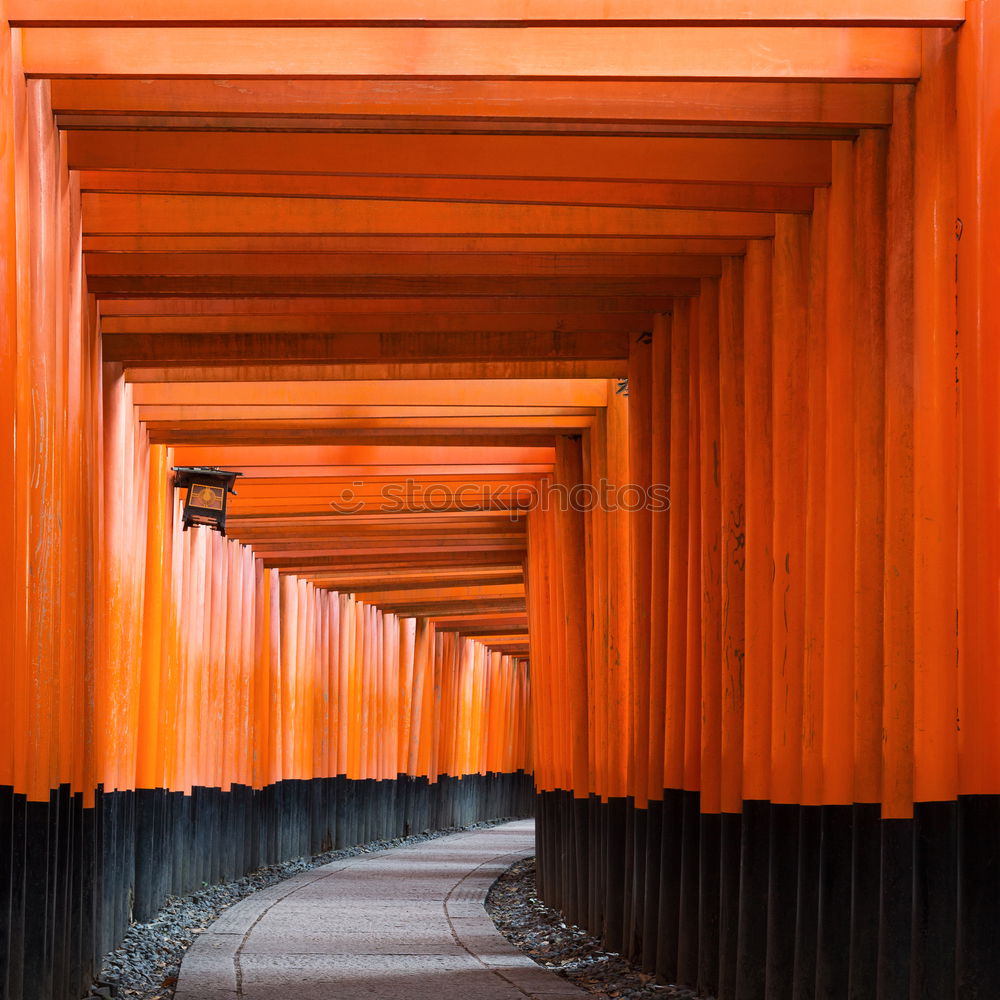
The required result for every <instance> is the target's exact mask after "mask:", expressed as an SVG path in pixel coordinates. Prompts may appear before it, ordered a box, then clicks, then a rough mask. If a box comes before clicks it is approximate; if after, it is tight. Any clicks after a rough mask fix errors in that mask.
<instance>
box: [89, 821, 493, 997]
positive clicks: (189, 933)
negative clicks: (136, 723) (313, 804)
mask: <svg viewBox="0 0 1000 1000" xmlns="http://www.w3.org/2000/svg"><path fill="white" fill-rule="evenodd" d="M509 822H511V820H510V819H496V820H487V821H484V822H480V823H472V824H471V825H469V826H460V827H452V828H450V829H447V830H433V831H429V832H425V833H417V834H413V835H411V836H409V837H397V838H395V839H393V840H373V841H370V842H369V843H367V844H361V845H359V846H357V847H346V848H343V849H342V850H339V851H327V852H326V853H325V854H317V855H315V856H313V857H311V858H297V859H295V860H292V861H285V862H282V863H281V864H277V865H268V866H266V867H264V868H258V869H257V870H256V871H254V872H250V873H248V874H247V875H244V876H243V877H242V878H239V879H237V880H236V881H235V882H226V883H223V884H220V885H207V886H205V887H204V888H202V889H199V890H198V891H197V892H193V893H191V894H190V895H187V896H169V897H167V901H166V902H165V903H164V905H163V907H162V908H161V909H160V911H159V912H158V913H157V914H156V916H155V917H154V918H153V919H152V920H151V921H149V922H148V923H144V924H132V926H131V927H130V928H129V929H128V932H127V933H126V935H125V938H124V940H123V941H122V943H121V945H120V946H119V947H118V948H117V949H115V951H112V952H109V953H108V954H107V955H105V956H104V958H103V960H102V962H101V971H100V973H99V975H98V978H97V980H96V981H95V982H94V984H93V985H92V987H91V990H90V993H88V994H87V997H88V998H94V1000H98V998H99V1000H110V998H111V997H115V996H117V997H120V998H124V997H128V998H130V1000H169V998H170V997H172V996H173V995H174V988H175V987H176V985H177V976H178V974H179V972H180V965H181V959H183V957H184V953H185V952H186V951H187V949H188V948H189V947H190V946H191V945H192V944H193V943H194V939H195V938H196V937H197V936H198V935H199V934H202V933H204V932H205V931H206V930H208V928H209V926H210V925H211V924H212V922H213V921H214V920H215V919H216V918H217V917H218V916H219V915H220V914H221V913H222V912H223V910H225V909H227V908H228V907H230V906H232V905H233V903H238V902H239V901H240V900H241V899H245V898H246V897H247V896H249V895H251V893H254V892H256V891H257V890H258V889H266V888H267V887H268V886H271V885H274V884H275V883H277V882H282V881H284V880H285V879H287V878H290V877H291V876H293V875H297V874H298V873H299V872H304V871H309V870H311V869H313V868H318V867H320V866H321V865H326V864H329V863H330V862H331V861H339V860H341V859H343V858H355V857H357V856H358V855H361V854H375V853H377V852H378V851H387V850H390V849H391V848H394V847H407V846H409V845H410V844H421V843H423V842H424V841H427V840H437V839H438V838H440V837H447V836H449V835H450V834H453V833H462V832H465V831H467V830H486V829H489V828H490V827H494V826H500V825H501V824H503V823H509Z"/></svg>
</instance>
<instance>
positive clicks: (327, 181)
mask: <svg viewBox="0 0 1000 1000" xmlns="http://www.w3.org/2000/svg"><path fill="white" fill-rule="evenodd" d="M80 189H81V190H82V191H83V192H84V193H88V194H89V193H93V192H102V191H103V192H111V193H119V194H129V193H131V194H136V193H139V194H172V193H174V194H216V195H220V194H233V195H235V194H252V195H277V196H282V197H286V196H287V197H321V198H373V199H382V200H394V199H395V200H414V201H425V200H433V201H474V202H488V203H496V204H536V205H593V206H602V207H606V208H628V207H648V208H691V209H710V210H713V211H740V212H809V211H811V210H812V206H813V193H812V190H811V189H809V188H804V187H792V186H790V185H772V184H694V183H671V182H669V181H660V182H644V183H641V184H639V183H634V182H628V181H618V182H616V181H568V180H562V181H556V180H542V179H538V178H535V179H532V180H519V179H513V178H506V177H501V178H484V177H476V178H470V177H461V178H459V177H353V176H351V177H345V176H323V175H320V176H316V175H311V174H248V173H217V174H201V173H183V172H178V173H157V172H155V171H135V170H84V171H81V173H80ZM524 256H525V257H526V259H527V260H531V258H532V256H537V255H532V254H530V253H528V254H525V255H524Z"/></svg>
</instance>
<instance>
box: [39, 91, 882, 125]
mask: <svg viewBox="0 0 1000 1000" xmlns="http://www.w3.org/2000/svg"><path fill="white" fill-rule="evenodd" d="M233 82H234V83H235V82H236V81H233ZM886 86H888V85H886ZM56 123H57V124H58V126H59V127H60V128H61V129H63V130H64V131H67V132H70V131H75V130H78V129H83V130H87V131H90V130H92V129H95V128H112V129H130V130H133V131H135V130H138V131H143V132H171V131H174V130H184V131H198V130H201V129H207V130H210V131H237V132H255V133H257V134H258V135H261V134H265V133H268V132H290V131H296V132H325V133H329V134H331V135H352V134H356V133H369V132H371V131H372V122H371V119H369V118H344V117H342V116H339V115H338V116H334V117H330V116H329V115H325V116H322V117H319V116H316V117H312V118H306V117H301V118H296V119H295V120H294V121H292V120H290V119H289V118H288V117H286V116H283V115H159V114H154V115H149V114H146V115H114V116H106V115H89V114H84V115H74V114H60V115H57V117H56ZM378 130H379V132H380V133H383V134H388V135H393V134H395V135H440V134H441V133H448V134H451V135H467V136H479V135H541V136H574V135H576V136H608V137H616V136H626V135H641V136H702V137H705V138H758V139H767V138H771V139H790V138H810V139H821V138H826V139H852V138H855V137H856V136H857V133H858V129H857V128H845V127H840V126H830V125H742V124H735V123H734V124H725V123H711V124H694V123H687V122H685V123H676V122H669V123H665V124H659V123H656V122H643V123H637V122H615V121H604V122H598V121H589V122H575V121H574V122H566V121H542V122H537V121H530V120H525V119H521V120H519V121H516V122H515V121H510V120H497V119H482V118H480V119H473V118H421V119H415V118H385V117H380V118H379V119H378Z"/></svg>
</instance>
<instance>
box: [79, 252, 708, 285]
mask: <svg viewBox="0 0 1000 1000" xmlns="http://www.w3.org/2000/svg"><path fill="white" fill-rule="evenodd" d="M721 272H722V261H721V259H720V258H719V257H711V256H707V255H706V256H700V257H691V256H688V255H687V254H633V255H631V256H629V257H620V256H617V255H613V254H599V253H591V254H561V255H560V254H404V253H401V254H361V255H359V254H282V253H260V254H254V253H240V254H225V253H223V254H200V253H193V254H128V253H117V254H88V255H87V273H88V274H89V275H91V276H93V277H98V276H108V275H112V276H131V275H142V276H167V275H246V276H251V275H253V276H257V275H260V276H262V277H270V276H280V277H283V278H290V279H296V280H297V279H299V278H316V277H326V276H329V275H336V276H337V277H352V278H353V277H357V278H371V277H386V276H405V277H422V278H432V277H443V276H445V275H448V276H452V275H454V276H455V277H471V276H483V275H498V276H502V277H545V278H557V277H567V278H573V277H579V276H588V277H589V276H596V277H637V278H638V277H655V278H696V277H718V276H719V274H721Z"/></svg>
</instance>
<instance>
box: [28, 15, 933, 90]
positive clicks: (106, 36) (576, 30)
mask: <svg viewBox="0 0 1000 1000" xmlns="http://www.w3.org/2000/svg"><path fill="white" fill-rule="evenodd" d="M22 53H23V57H22V58H23V66H24V70H25V72H26V73H27V74H28V75H29V76H35V77H67V76H69V77H75V76H82V77H110V78H118V77H135V78H143V79H147V78H156V77H164V78H168V79H169V78H175V77H202V78H240V77H318V78H321V79H336V78H348V79H349V78H369V79H382V78H393V77H417V78H425V79H434V78H439V77H445V78H449V77H450V78H458V79H499V80H514V79H519V78H524V77H531V78H549V77H551V78H555V79H564V80H565V79H588V78H596V79H626V80H628V79H652V80H671V79H676V80H686V79H693V80H698V79H702V80H705V79H707V80H782V79H802V80H867V81H885V82H892V81H899V82H902V81H906V80H915V79H917V78H918V77H919V76H920V32H919V29H917V28H898V29H892V28H881V27H877V28H870V27H861V28H856V27H842V28H839V29H838V33H837V36H836V44H832V43H831V39H830V34H829V32H828V31H825V30H824V29H823V28H816V27H777V28H776V27H644V28H643V29H642V30H641V31H636V30H634V29H632V28H628V27H572V28H565V27H524V28H520V27H519V28H510V27H500V28H420V27H417V28H410V27H394V28H381V27H376V28H367V27H365V28H355V27H336V28H329V27H315V28H311V29H310V30H308V31H302V30H301V29H299V28H283V27H269V28H253V27H249V28H247V27H227V28H226V29H225V30H219V29H218V28H214V27H207V28H202V27H180V28H177V27H155V28H152V27H135V28H115V27H101V28H95V27H74V28H33V27H28V28H24V29H23V34H22Z"/></svg>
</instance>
